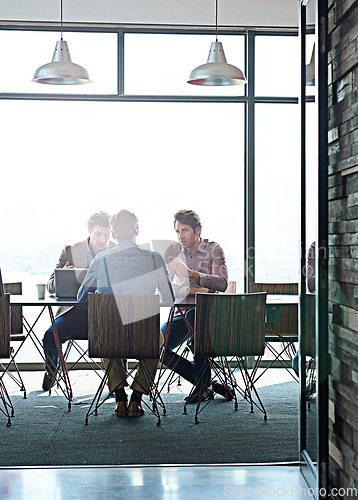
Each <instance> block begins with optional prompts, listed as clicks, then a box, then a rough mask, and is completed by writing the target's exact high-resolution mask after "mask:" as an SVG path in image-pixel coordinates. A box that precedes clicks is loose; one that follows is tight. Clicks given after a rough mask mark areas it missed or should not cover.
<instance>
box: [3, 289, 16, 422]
mask: <svg viewBox="0 0 358 500" xmlns="http://www.w3.org/2000/svg"><path fill="white" fill-rule="evenodd" d="M9 357H10V295H9V294H8V293H6V294H5V295H3V296H2V297H0V358H9ZM0 399H1V401H2V404H3V408H1V407H0V411H1V413H3V414H4V415H5V416H6V417H7V426H8V427H10V426H11V417H13V416H14V407H13V405H12V403H11V400H10V396H9V394H8V392H7V390H6V387H5V384H4V381H3V378H2V377H1V378H0Z"/></svg>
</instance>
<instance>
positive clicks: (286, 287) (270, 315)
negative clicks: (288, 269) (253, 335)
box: [250, 283, 298, 341]
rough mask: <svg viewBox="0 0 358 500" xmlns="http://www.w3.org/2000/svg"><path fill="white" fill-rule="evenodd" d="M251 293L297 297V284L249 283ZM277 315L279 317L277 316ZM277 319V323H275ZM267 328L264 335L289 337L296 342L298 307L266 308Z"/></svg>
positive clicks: (293, 305) (295, 305) (291, 305)
mask: <svg viewBox="0 0 358 500" xmlns="http://www.w3.org/2000/svg"><path fill="white" fill-rule="evenodd" d="M250 290H251V292H267V294H272V295H275V294H278V295H298V283H251V288H250ZM278 314H279V316H277V315H278ZM275 317H277V320H278V321H275ZM267 323H268V328H267V331H266V335H273V336H276V334H279V335H281V336H284V335H286V336H289V337H291V340H292V341H297V340H298V305H297V304H286V305H280V306H278V307H277V306H274V305H272V306H269V305H268V306H267Z"/></svg>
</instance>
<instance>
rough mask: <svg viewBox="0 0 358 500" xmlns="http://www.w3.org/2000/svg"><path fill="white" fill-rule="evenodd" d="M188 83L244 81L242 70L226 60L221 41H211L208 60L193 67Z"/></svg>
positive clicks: (222, 83)
mask: <svg viewBox="0 0 358 500" xmlns="http://www.w3.org/2000/svg"><path fill="white" fill-rule="evenodd" d="M188 83H191V84H192V85H242V84H244V83H246V78H245V75H244V74H243V72H242V71H241V70H240V69H239V68H237V67H236V66H233V65H232V64H228V63H227V62H226V57H225V53H224V49H223V46H222V43H221V42H218V41H216V42H212V44H211V47H210V52H209V56H208V61H207V63H206V64H202V65H201V66H198V67H197V68H195V69H193V71H192V72H191V73H190V76H189V80H188Z"/></svg>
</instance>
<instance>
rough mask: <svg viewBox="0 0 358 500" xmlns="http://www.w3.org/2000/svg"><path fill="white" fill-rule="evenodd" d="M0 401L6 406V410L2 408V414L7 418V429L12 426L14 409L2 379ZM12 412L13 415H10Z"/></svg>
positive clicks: (0, 380)
mask: <svg viewBox="0 0 358 500" xmlns="http://www.w3.org/2000/svg"><path fill="white" fill-rule="evenodd" d="M0 399H1V401H2V403H3V405H4V408H1V407H0V412H1V413H3V414H4V415H5V416H6V417H7V424H6V425H7V427H10V426H11V417H13V416H14V407H13V404H12V402H11V399H10V396H9V393H8V392H7V390H6V387H5V384H4V382H3V381H2V379H0ZM10 412H11V415H10Z"/></svg>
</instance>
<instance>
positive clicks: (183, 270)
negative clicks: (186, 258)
mask: <svg viewBox="0 0 358 500" xmlns="http://www.w3.org/2000/svg"><path fill="white" fill-rule="evenodd" d="M168 265H169V266H170V267H172V269H173V270H174V271H175V272H176V273H178V274H181V275H182V276H187V277H190V276H189V271H190V270H189V268H188V267H187V266H186V265H185V264H184V262H183V261H182V260H181V259H178V257H169V259H168Z"/></svg>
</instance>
